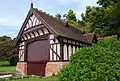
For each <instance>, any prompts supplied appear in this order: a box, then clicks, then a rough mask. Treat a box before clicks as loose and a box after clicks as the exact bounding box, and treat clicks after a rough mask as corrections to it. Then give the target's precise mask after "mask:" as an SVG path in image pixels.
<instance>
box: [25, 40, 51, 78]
mask: <svg viewBox="0 0 120 81" xmlns="http://www.w3.org/2000/svg"><path fill="white" fill-rule="evenodd" d="M47 61H49V42H48V40H40V41H34V42H31V43H29V44H27V62H28V65H27V68H28V69H27V73H28V75H39V76H44V75H45V67H46V63H47Z"/></svg>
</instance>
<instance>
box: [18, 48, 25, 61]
mask: <svg viewBox="0 0 120 81" xmlns="http://www.w3.org/2000/svg"><path fill="white" fill-rule="evenodd" d="M19 61H24V50H20V51H19Z"/></svg>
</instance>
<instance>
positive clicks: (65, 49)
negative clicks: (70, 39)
mask: <svg viewBox="0 0 120 81" xmlns="http://www.w3.org/2000/svg"><path fill="white" fill-rule="evenodd" d="M63 53H64V54H63V55H64V60H68V58H67V45H66V44H65V45H64V47H63Z"/></svg>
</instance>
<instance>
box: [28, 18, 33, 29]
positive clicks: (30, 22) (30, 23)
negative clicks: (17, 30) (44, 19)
mask: <svg viewBox="0 0 120 81" xmlns="http://www.w3.org/2000/svg"><path fill="white" fill-rule="evenodd" d="M28 23H29V25H30V27H32V21H31V20H30V19H29V21H28ZM30 27H28V28H30Z"/></svg>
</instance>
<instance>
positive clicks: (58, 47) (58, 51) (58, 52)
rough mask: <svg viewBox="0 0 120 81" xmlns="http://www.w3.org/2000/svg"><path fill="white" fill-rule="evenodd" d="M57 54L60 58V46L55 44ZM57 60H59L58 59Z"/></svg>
mask: <svg viewBox="0 0 120 81" xmlns="http://www.w3.org/2000/svg"><path fill="white" fill-rule="evenodd" d="M57 54H58V55H59V56H60V44H57ZM58 60H60V59H59V58H58Z"/></svg>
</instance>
